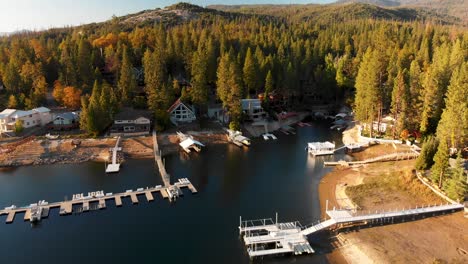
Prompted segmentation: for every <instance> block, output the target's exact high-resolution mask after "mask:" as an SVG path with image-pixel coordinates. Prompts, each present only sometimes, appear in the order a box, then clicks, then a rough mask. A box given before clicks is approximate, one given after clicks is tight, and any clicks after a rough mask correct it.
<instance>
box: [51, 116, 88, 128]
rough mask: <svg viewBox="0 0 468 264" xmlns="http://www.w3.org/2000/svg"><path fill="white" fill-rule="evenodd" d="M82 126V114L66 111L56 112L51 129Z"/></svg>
mask: <svg viewBox="0 0 468 264" xmlns="http://www.w3.org/2000/svg"><path fill="white" fill-rule="evenodd" d="M79 126H80V114H79V113H78V112H65V113H60V114H56V115H55V117H54V118H53V121H52V123H51V124H49V125H48V127H49V129H53V130H70V129H75V128H78V127H79Z"/></svg>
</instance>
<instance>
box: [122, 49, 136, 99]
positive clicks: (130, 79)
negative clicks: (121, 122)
mask: <svg viewBox="0 0 468 264" xmlns="http://www.w3.org/2000/svg"><path fill="white" fill-rule="evenodd" d="M136 87H137V83H136V79H135V75H134V73H133V66H132V62H131V59H130V55H129V51H128V48H127V47H126V46H125V47H124V52H123V58H122V67H121V69H120V79H119V82H118V88H119V91H120V98H121V99H120V100H121V102H122V103H123V104H125V105H129V104H130V102H131V99H132V96H133V93H134V92H135V89H136Z"/></svg>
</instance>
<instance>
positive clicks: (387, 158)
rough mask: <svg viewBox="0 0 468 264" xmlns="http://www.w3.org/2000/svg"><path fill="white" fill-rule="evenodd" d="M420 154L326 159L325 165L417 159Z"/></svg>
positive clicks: (402, 153)
mask: <svg viewBox="0 0 468 264" xmlns="http://www.w3.org/2000/svg"><path fill="white" fill-rule="evenodd" d="M418 156H419V153H417V152H399V153H391V154H387V155H382V156H378V157H374V158H370V159H366V160H360V161H344V160H340V161H325V162H324V163H323V165H325V166H338V165H341V166H352V165H364V164H368V163H374V162H384V161H398V160H408V159H415V158H417V157H418Z"/></svg>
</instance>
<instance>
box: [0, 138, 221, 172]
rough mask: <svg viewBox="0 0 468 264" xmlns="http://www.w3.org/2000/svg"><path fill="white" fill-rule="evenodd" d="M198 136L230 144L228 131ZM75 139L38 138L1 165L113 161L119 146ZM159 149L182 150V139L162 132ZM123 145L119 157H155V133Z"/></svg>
mask: <svg viewBox="0 0 468 264" xmlns="http://www.w3.org/2000/svg"><path fill="white" fill-rule="evenodd" d="M186 133H188V134H190V135H193V136H194V138H196V139H197V140H200V141H201V142H203V143H204V144H205V145H207V146H209V145H213V144H228V142H227V139H226V135H225V132H224V131H218V130H215V131H188V132H186ZM72 142H73V139H54V140H51V139H37V140H33V141H30V142H27V143H25V144H23V145H20V146H18V147H17V148H16V149H15V150H14V151H12V152H10V153H2V154H0V168H1V167H4V168H8V167H19V166H30V165H49V164H79V163H83V162H88V161H94V162H109V161H110V158H111V153H110V149H111V148H113V147H114V146H115V143H116V138H98V139H80V142H81V143H80V145H79V146H77V147H75V146H74V145H73V144H72ZM158 143H159V148H160V149H161V150H162V152H163V155H165V154H169V153H174V152H177V151H179V145H178V143H179V142H178V138H177V135H176V134H175V133H161V134H159V135H158ZM120 146H121V147H122V152H119V160H120V161H121V162H124V161H125V159H152V158H154V156H153V138H152V136H140V137H124V138H122V140H121V143H120Z"/></svg>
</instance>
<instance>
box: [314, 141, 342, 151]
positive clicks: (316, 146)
mask: <svg viewBox="0 0 468 264" xmlns="http://www.w3.org/2000/svg"><path fill="white" fill-rule="evenodd" d="M308 146H309V149H314V150H321V149H334V148H335V144H334V143H331V142H330V141H325V142H312V143H309V144H308Z"/></svg>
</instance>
